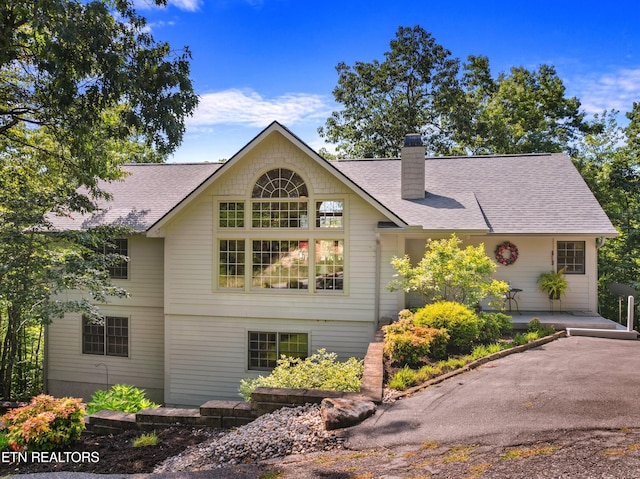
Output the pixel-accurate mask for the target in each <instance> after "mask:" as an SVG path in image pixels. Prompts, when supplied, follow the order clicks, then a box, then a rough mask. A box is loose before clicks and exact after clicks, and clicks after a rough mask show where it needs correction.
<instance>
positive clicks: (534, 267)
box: [484, 236, 598, 312]
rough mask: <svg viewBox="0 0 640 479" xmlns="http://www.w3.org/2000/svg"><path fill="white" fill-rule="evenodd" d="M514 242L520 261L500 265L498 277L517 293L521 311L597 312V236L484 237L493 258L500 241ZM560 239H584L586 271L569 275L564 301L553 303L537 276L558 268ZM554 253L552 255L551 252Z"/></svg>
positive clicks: (567, 276)
mask: <svg viewBox="0 0 640 479" xmlns="http://www.w3.org/2000/svg"><path fill="white" fill-rule="evenodd" d="M503 241H511V242H512V243H513V244H515V245H516V246H517V247H518V252H519V256H518V260H517V261H516V262H515V263H514V264H512V265H510V266H504V265H501V264H498V267H497V269H496V275H495V276H496V278H497V279H502V280H504V281H509V282H510V283H511V285H512V287H514V288H519V289H522V290H523V291H522V292H521V293H518V296H517V300H518V306H519V307H520V309H521V310H528V311H549V310H551V308H552V307H553V309H554V310H555V311H559V310H560V309H562V310H564V311H591V312H597V311H598V293H597V283H598V276H597V275H598V269H597V268H598V265H597V249H596V240H595V238H589V237H562V236H557V237H552V236H541V237H495V238H493V237H492V238H490V239H486V240H484V243H485V249H486V251H487V254H488V255H489V256H490V257H491V258H493V257H494V251H495V248H496V246H497V245H498V244H500V243H502V242H503ZM558 241H584V242H585V274H568V275H566V278H567V281H568V282H569V288H568V289H567V292H566V294H565V296H564V297H563V298H562V300H561V301H553V304H552V303H551V302H550V300H549V298H548V296H547V295H546V293H543V292H542V291H540V290H539V289H538V284H537V280H538V276H539V275H540V273H543V272H545V271H550V270H552V269H553V270H555V269H557V264H556V257H557V252H556V247H557V242H558ZM552 253H553V254H552Z"/></svg>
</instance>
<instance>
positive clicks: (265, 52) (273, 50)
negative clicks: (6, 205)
mask: <svg viewBox="0 0 640 479" xmlns="http://www.w3.org/2000/svg"><path fill="white" fill-rule="evenodd" d="M168 4H169V5H168V6H167V7H166V8H157V7H153V8H152V7H149V5H148V4H146V3H145V0H138V3H137V4H136V5H137V8H138V12H139V13H140V14H142V15H143V16H145V17H146V18H147V21H148V22H149V28H150V30H151V33H152V34H153V36H154V38H155V39H156V40H158V41H168V42H169V43H170V44H171V46H172V47H173V48H175V49H178V48H181V47H183V46H188V47H189V48H190V50H191V52H192V55H193V60H192V63H191V71H192V75H191V76H192V79H193V82H194V87H195V90H196V93H197V94H198V95H200V97H201V98H200V105H199V107H198V110H197V111H196V113H195V115H194V116H193V117H192V118H190V119H189V120H188V121H187V132H186V134H185V138H184V141H183V144H182V146H181V147H180V148H179V150H178V151H177V152H176V154H175V155H174V157H173V158H171V159H170V160H169V161H172V162H201V161H218V160H220V159H223V158H230V157H231V156H233V155H234V154H235V153H236V152H237V151H238V150H240V149H241V148H242V147H243V146H244V145H245V144H246V143H248V142H249V141H250V140H251V139H252V138H253V137H254V136H255V135H257V134H258V133H259V132H260V131H261V130H262V129H263V128H264V127H265V126H267V125H268V124H269V123H271V122H272V121H273V120H277V121H279V122H281V123H282V124H284V125H285V126H287V127H288V128H289V129H291V130H292V131H293V132H294V133H295V134H296V135H298V136H299V137H300V138H301V139H302V140H303V141H305V142H306V143H307V144H308V145H309V146H311V147H312V148H314V149H315V150H319V149H320V148H321V147H323V146H327V147H329V146H328V145H324V143H323V141H322V139H320V138H319V136H318V134H317V128H318V127H319V126H322V125H324V122H325V120H326V118H327V117H328V116H329V114H330V113H331V112H332V111H334V110H337V109H339V105H337V104H336V103H335V102H334V101H333V96H332V94H331V92H332V90H333V88H334V87H335V86H336V83H337V79H338V77H337V74H336V71H335V66H336V65H337V64H338V63H339V62H341V61H343V62H345V63H347V64H348V65H353V64H354V63H355V62H356V61H364V62H370V61H372V60H374V59H378V60H383V58H384V52H386V51H388V50H389V42H390V41H391V40H392V39H393V38H394V37H395V33H396V31H397V29H398V27H399V26H408V27H412V26H414V25H420V26H421V27H423V28H424V29H425V30H427V31H428V32H430V33H431V34H432V35H433V37H434V38H435V40H436V41H437V42H438V43H439V44H440V45H442V46H443V47H445V48H447V49H448V50H450V51H451V54H452V56H454V57H457V58H460V59H461V60H464V59H466V57H467V56H468V55H485V56H488V57H489V60H490V65H491V68H492V72H493V73H494V75H495V74H497V73H499V72H501V71H508V70H509V69H510V68H511V67H512V66H524V67H526V68H529V69H537V68H538V67H539V66H540V65H542V64H550V65H553V66H555V67H556V70H557V72H558V75H559V76H560V78H561V79H562V80H563V81H564V84H565V86H566V88H567V94H568V96H577V97H578V98H579V99H580V100H581V102H582V108H583V110H584V111H586V112H587V113H589V114H593V113H597V112H601V111H603V110H605V109H611V108H614V109H617V110H620V111H622V112H626V111H629V110H631V108H632V104H633V102H634V101H640V28H639V27H638V22H639V21H640V1H639V0H608V1H606V2H605V1H602V0H599V1H592V0H573V1H569V0H567V1H563V0H556V1H547V0H538V1H537V2H535V3H534V2H519V1H517V0H511V1H489V0H485V1H471V0H457V1H456V0H424V1H420V0H411V1H409V0H389V1H377V0H369V1H360V0H353V1H352V0H342V1H335V0H324V1H316V0H168ZM329 149H330V147H329Z"/></svg>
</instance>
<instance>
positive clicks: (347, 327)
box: [165, 315, 373, 406]
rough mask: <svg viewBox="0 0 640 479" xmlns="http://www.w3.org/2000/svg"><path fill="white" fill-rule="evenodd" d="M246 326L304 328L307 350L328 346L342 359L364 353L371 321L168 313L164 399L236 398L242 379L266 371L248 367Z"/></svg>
mask: <svg viewBox="0 0 640 479" xmlns="http://www.w3.org/2000/svg"><path fill="white" fill-rule="evenodd" d="M249 331H273V332H302V333H308V334H309V349H310V351H309V353H310V354H313V353H314V352H315V351H317V350H318V349H320V348H326V349H327V350H328V351H332V352H336V353H337V354H338V356H339V358H340V359H341V360H344V359H348V358H349V357H352V356H354V357H359V358H363V357H364V354H365V353H366V350H367V346H368V344H369V341H370V340H371V338H372V333H373V325H371V324H368V323H363V322H352V321H322V322H316V321H307V320H303V319H301V320H284V319H281V318H239V317H227V318H225V317H220V316H216V317H199V316H195V317H194V316H177V315H175V316H174V315H170V316H167V318H166V338H167V341H166V353H167V364H166V368H165V387H166V396H165V401H166V403H167V404H169V405H174V406H177V405H183V406H188V405H199V404H201V403H203V402H205V401H208V400H210V399H228V400H238V399H240V396H239V394H238V387H239V385H240V379H242V378H247V377H257V376H258V374H262V375H265V374H268V373H265V372H264V371H250V370H248V368H247V363H248V333H249ZM169 338H170V340H169Z"/></svg>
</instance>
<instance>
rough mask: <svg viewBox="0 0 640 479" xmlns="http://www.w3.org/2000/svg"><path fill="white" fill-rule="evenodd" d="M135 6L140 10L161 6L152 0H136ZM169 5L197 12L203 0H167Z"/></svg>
mask: <svg viewBox="0 0 640 479" xmlns="http://www.w3.org/2000/svg"><path fill="white" fill-rule="evenodd" d="M133 4H134V6H135V7H136V8H137V9H140V10H149V9H151V8H160V7H158V6H157V5H156V4H155V3H154V2H153V1H152V0H134V2H133ZM167 5H168V6H174V7H176V8H178V9H180V10H186V11H188V12H195V11H198V10H199V9H200V5H202V0H167Z"/></svg>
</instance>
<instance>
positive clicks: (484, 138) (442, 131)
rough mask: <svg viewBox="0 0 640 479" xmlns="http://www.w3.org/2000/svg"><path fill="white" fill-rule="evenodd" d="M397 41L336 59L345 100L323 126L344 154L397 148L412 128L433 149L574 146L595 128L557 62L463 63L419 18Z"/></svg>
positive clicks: (338, 90)
mask: <svg viewBox="0 0 640 479" xmlns="http://www.w3.org/2000/svg"><path fill="white" fill-rule="evenodd" d="M390 47H391V48H390V50H389V51H388V52H386V53H385V54H384V57H385V59H384V61H382V62H379V61H377V60H374V61H373V62H370V63H365V62H356V63H355V64H354V65H353V66H349V65H346V64H345V63H340V64H338V66H337V67H336V69H337V71H338V85H337V86H336V87H335V89H334V90H333V95H334V98H335V101H336V102H337V103H338V104H340V105H341V106H342V109H341V110H339V111H336V112H333V113H332V114H331V116H330V117H329V118H328V119H327V121H326V123H325V126H324V127H322V128H320V129H319V133H320V135H321V136H322V137H323V138H325V139H326V140H328V141H329V142H332V143H336V144H337V150H338V153H339V154H341V155H344V156H351V157H363V156H377V157H395V156H397V155H398V153H399V151H400V148H401V146H402V141H403V138H404V136H405V135H406V134H407V133H421V134H422V136H423V142H424V144H425V145H426V147H427V152H428V153H429V154H447V155H448V154H470V153H471V154H486V153H534V152H559V151H566V152H569V151H571V147H572V144H573V141H575V139H576V137H577V136H579V135H580V134H582V133H583V132H586V131H587V130H588V128H589V124H588V123H587V122H585V121H584V113H583V112H581V111H580V102H579V100H578V99H577V98H575V97H572V98H567V97H566V91H565V87H564V84H563V82H562V80H561V79H560V78H559V77H558V75H557V73H556V71H555V69H554V67H553V66H549V65H542V66H540V67H539V68H538V69H537V70H528V69H526V68H524V67H513V68H511V70H510V72H509V73H508V74H505V73H500V74H499V75H498V76H497V77H496V78H494V77H493V76H492V74H491V70H490V66H489V59H488V58H487V57H484V56H470V57H469V58H468V61H467V63H465V64H464V65H463V69H462V72H461V68H460V60H459V59H457V58H454V57H452V56H451V52H450V51H449V50H447V49H445V48H444V47H443V46H441V45H439V44H438V43H436V41H435V40H434V38H433V37H432V36H431V35H430V34H429V33H428V32H426V31H425V30H424V29H422V28H421V27H419V26H415V27H413V28H409V27H400V28H399V29H398V31H397V33H396V38H395V39H394V40H392V41H391V43H390Z"/></svg>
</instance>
